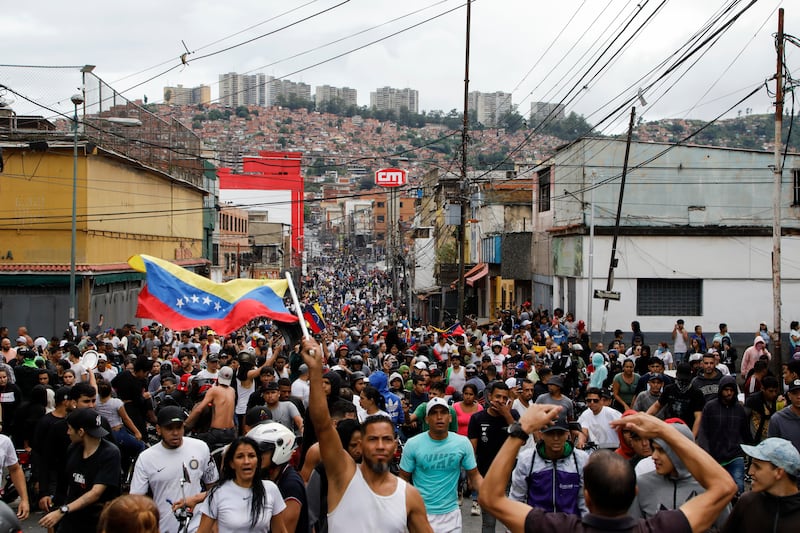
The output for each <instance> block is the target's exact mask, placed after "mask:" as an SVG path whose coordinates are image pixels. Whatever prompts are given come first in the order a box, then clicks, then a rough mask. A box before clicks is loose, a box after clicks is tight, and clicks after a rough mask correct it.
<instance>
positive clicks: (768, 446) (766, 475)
mask: <svg viewBox="0 0 800 533" xmlns="http://www.w3.org/2000/svg"><path fill="white" fill-rule="evenodd" d="M742 450H744V453H746V454H747V455H749V456H750V457H751V458H752V460H753V461H752V463H750V468H749V470H748V473H749V474H750V477H751V478H752V480H753V481H752V491H751V492H746V493H744V494H742V497H741V498H739V501H738V502H736V506H734V508H733V511H731V514H730V516H729V517H728V521H727V522H726V523H725V526H724V527H723V528H722V531H723V532H724V533H734V532H739V531H741V532H745V531H760V530H766V529H769V530H770V531H775V532H783V531H799V530H800V490H798V488H797V478H798V475H800V452H798V451H797V449H796V448H795V447H794V446H792V443H791V442H789V441H788V440H786V439H780V438H777V437H772V438H769V439H765V440H763V441H761V443H760V444H759V445H758V446H747V445H745V444H742Z"/></svg>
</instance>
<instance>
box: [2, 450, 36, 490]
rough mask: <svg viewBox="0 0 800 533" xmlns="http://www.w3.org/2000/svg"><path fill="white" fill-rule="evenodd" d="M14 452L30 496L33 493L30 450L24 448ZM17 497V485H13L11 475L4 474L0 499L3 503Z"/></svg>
mask: <svg viewBox="0 0 800 533" xmlns="http://www.w3.org/2000/svg"><path fill="white" fill-rule="evenodd" d="M16 452H17V461H18V462H19V466H20V468H22V473H23V474H24V475H25V485H26V486H27V487H28V495H29V496H31V495H33V493H34V490H33V483H32V482H31V474H32V472H33V469H32V465H31V452H29V451H27V450H24V449H18V450H16ZM18 497H19V493H18V492H17V487H15V486H14V483H13V481H11V475H10V474H6V480H5V483H4V484H3V488H2V490H0V500H2V501H4V502H5V503H11V502H13V501H14V500H16V499H17V498H18Z"/></svg>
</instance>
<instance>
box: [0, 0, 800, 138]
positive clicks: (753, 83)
mask: <svg viewBox="0 0 800 533" xmlns="http://www.w3.org/2000/svg"><path fill="white" fill-rule="evenodd" d="M464 3H465V0H404V1H402V2H398V1H390V0H350V1H345V0H316V1H312V0H247V1H245V0H229V1H228V2H220V1H218V0H216V1H213V2H211V1H188V2H173V1H169V0H166V1H165V0H159V1H152V0H139V1H137V2H108V1H104V2H100V1H94V0H84V1H82V2H79V3H68V2H52V1H41V0H28V1H27V2H16V3H14V9H7V10H6V11H5V13H4V15H3V19H2V22H0V50H3V54H2V60H0V61H2V62H3V63H7V64H15V65H28V64H32V65H84V64H92V65H96V67H97V68H96V69H95V74H97V75H98V76H99V77H101V78H102V79H103V80H105V81H106V82H108V83H110V84H111V85H112V86H113V87H114V88H115V89H117V90H119V91H123V90H125V89H128V88H129V87H132V86H134V85H137V84H140V83H142V82H144V81H145V80H147V79H148V78H150V77H153V76H156V75H157V74H159V73H161V72H163V71H164V70H167V69H168V68H169V67H172V66H174V65H177V64H179V62H180V61H179V56H180V54H181V53H183V52H184V46H183V44H182V43H181V41H182V40H183V41H184V42H185V43H186V46H187V47H188V49H189V51H191V52H193V53H192V54H190V55H188V60H189V61H188V65H186V66H180V67H178V68H175V69H173V70H171V71H170V72H168V73H166V74H163V75H161V76H158V77H156V79H154V80H152V81H149V82H147V83H144V84H143V85H140V86H138V87H136V88H134V89H132V90H130V91H128V92H125V95H126V96H127V97H129V98H131V99H135V98H141V97H142V96H143V95H145V94H146V95H147V96H148V98H149V100H150V101H151V102H153V101H160V100H161V98H162V95H163V87H164V86H166V85H177V84H182V85H183V86H185V87H187V86H195V85H199V84H201V83H204V84H208V85H210V86H211V94H212V98H217V97H218V84H217V81H218V75H219V74H220V73H224V72H230V71H235V72H239V73H246V72H263V73H265V74H267V75H273V76H276V77H288V79H290V80H292V81H303V82H305V83H308V84H310V85H311V86H312V94H313V88H314V86H316V85H323V84H329V85H335V86H350V87H354V88H356V89H357V90H358V101H359V104H360V105H367V104H369V92H370V91H371V90H375V88H376V87H381V86H385V85H389V86H392V87H411V88H414V89H417V90H418V91H419V100H420V108H421V110H422V109H425V110H433V109H442V110H444V111H445V112H447V111H449V110H450V109H453V108H457V109H459V110H460V109H461V108H462V105H463V80H464V37H465V19H466V8H465V7H464ZM662 3H663V4H664V5H663V7H662V8H661V9H660V10H658V11H656V10H657V6H659V5H660V4H662ZM748 3H749V0H744V1H739V2H737V1H735V0H734V1H722V0H667V1H663V0H649V1H648V0H639V1H638V2H637V1H636V0H630V1H627V0H584V1H581V0H559V1H557V2H555V1H552V0H477V1H474V2H473V6H472V39H471V52H470V65H469V68H470V76H469V77H470V84H469V87H470V90H479V91H485V92H493V91H505V92H512V91H513V97H512V100H513V103H514V104H517V105H518V106H519V110H520V112H521V113H522V114H523V115H527V114H528V112H529V109H530V102H531V101H559V100H561V99H562V98H565V99H566V100H565V101H566V102H567V110H568V111H576V112H577V113H580V114H583V115H584V116H586V117H587V118H588V119H589V121H590V122H592V123H596V122H597V121H599V120H600V119H601V118H602V117H603V116H605V115H606V113H608V112H609V111H610V110H611V109H612V108H613V107H615V106H613V105H610V104H613V103H617V104H619V103H620V102H621V97H624V98H628V97H630V96H632V95H635V94H636V89H637V88H638V87H640V86H641V87H647V86H648V85H649V84H650V83H652V82H653V81H654V77H653V75H652V74H648V73H650V72H651V70H653V69H655V70H654V72H655V75H656V76H658V75H660V74H662V73H663V72H664V70H665V67H663V66H662V67H660V68H659V64H660V63H661V62H662V61H664V60H667V59H668V58H669V57H670V55H671V54H673V53H674V52H676V51H677V50H679V49H680V48H681V47H682V46H683V45H684V44H685V43H686V42H687V41H688V40H689V39H690V38H691V36H692V35H693V34H695V33H696V32H698V31H699V30H700V29H701V28H702V27H703V26H704V25H705V24H707V23H708V22H709V21H711V20H713V19H714V18H715V17H716V16H718V15H719V13H720V12H721V11H723V10H724V6H728V5H729V4H735V6H734V8H733V10H732V12H736V11H739V10H741V9H742V8H743V7H744V6H745V5H746V4H748ZM338 4H341V5H338ZM337 5H338V7H335V6H337ZM637 5H639V6H642V7H641V11H640V12H639V14H638V15H637V16H635V17H634V16H633V15H634V13H635V12H636V11H637ZM781 6H784V7H786V9H787V12H786V21H785V31H786V33H788V34H792V35H800V3H796V2H781V1H779V0H759V1H758V2H757V3H756V4H755V6H753V7H752V8H750V9H749V10H748V11H746V12H745V13H744V14H743V15H742V16H741V18H740V19H739V20H738V21H736V22H735V23H733V25H732V27H731V28H730V30H729V31H727V32H726V33H725V34H724V35H722V37H721V38H720V39H719V40H718V41H717V42H716V44H714V46H713V47H712V48H710V50H708V51H706V53H705V54H699V53H698V54H696V55H695V56H693V58H692V59H690V60H689V61H688V62H687V63H686V64H685V66H684V67H683V68H680V69H678V70H677V71H676V72H675V73H674V74H673V75H671V76H669V77H668V78H666V80H664V81H663V82H661V83H657V84H655V86H653V87H652V88H650V89H649V90H647V91H646V93H645V98H646V100H647V101H648V105H647V106H646V107H645V108H644V109H640V111H641V112H642V113H643V117H644V119H645V120H654V119H659V118H675V117H679V118H701V119H710V118H713V117H714V116H716V115H717V114H719V113H721V112H722V111H724V110H725V109H727V108H728V107H730V106H732V105H733V104H734V103H735V102H736V101H737V100H739V99H740V98H742V97H743V96H744V95H745V94H747V93H748V92H749V91H750V90H752V89H753V88H755V87H757V86H758V85H759V83H763V82H764V81H765V80H767V79H769V78H770V77H771V76H773V75H774V74H775V69H776V55H775V50H774V40H773V34H774V33H775V31H776V29H777V20H778V14H777V8H778V7H781ZM326 9H330V10H329V11H327V12H325V13H322V14H319V15H317V16H313V15H314V14H315V13H318V12H320V11H323V10H326ZM448 10H454V11H452V12H450V13H448V14H445V15H442V16H440V17H438V18H436V19H434V20H431V21H428V22H425V23H422V24H421V25H419V26H418V27H416V28H413V29H410V30H408V31H406V32H404V33H401V34H399V35H396V36H394V37H391V38H388V39H386V40H384V41H381V42H379V43H376V44H372V45H369V46H367V47H366V48H364V49H362V50H358V51H355V52H352V53H349V54H347V55H344V56H343V57H340V58H338V59H334V60H332V61H329V62H327V63H324V64H322V65H319V66H313V65H314V64H316V63H319V62H322V61H325V60H327V59H329V58H332V57H334V56H337V55H339V54H343V53H345V52H347V51H349V50H351V49H353V48H356V47H359V46H363V45H366V44H367V43H370V42H371V41H374V40H377V39H380V38H381V37H385V36H387V35H389V34H390V33H393V32H396V31H399V30H402V29H404V28H407V27H409V26H411V25H413V24H417V23H420V22H422V21H424V20H426V19H428V18H431V17H435V16H436V15H439V14H441V13H444V12H445V11H448ZM414 11H419V12H418V13H416V14H412V15H409V16H407V17H404V18H401V19H400V20H396V21H394V22H390V21H392V20H393V19H396V18H398V17H403V16H404V15H407V14H409V13H412V12H414ZM651 15H652V18H651V19H650V21H649V23H647V24H646V25H645V27H644V28H642V30H641V32H640V33H639V34H638V36H636V37H634V38H633V40H632V42H631V43H630V44H629V45H628V46H627V47H626V48H625V49H624V50H622V51H621V52H620V53H618V54H616V56H614V53H615V52H616V51H617V50H618V49H619V47H620V45H621V44H622V43H623V42H624V41H625V40H626V39H628V38H629V37H631V35H632V34H633V32H634V29H636V28H639V26H640V25H642V24H644V23H645V21H646V19H647V18H648V17H650V16H651ZM312 16H313V17H312ZM305 17H312V18H309V19H308V20H306V21H303V22H299V23H297V24H296V25H294V26H292V27H291V28H288V29H285V30H281V31H277V32H276V33H274V34H273V35H270V36H265V37H263V38H258V39H256V40H254V41H253V42H251V43H249V44H244V45H242V46H239V47H236V48H234V49H231V50H229V51H224V52H221V53H218V54H215V55H212V56H211V57H207V58H201V57H200V56H202V55H205V54H208V53H212V52H215V51H218V50H221V49H223V48H225V47H228V46H232V45H236V44H238V43H242V42H243V41H246V40H248V39H253V38H255V37H257V36H259V35H261V34H264V33H267V32H270V31H275V30H277V29H278V28H280V27H282V26H285V25H288V24H292V23H294V22H297V21H299V20H301V19H303V18H305ZM271 18H274V20H269V19H271ZM727 18H730V17H729V16H728V17H727ZM727 18H724V19H723V20H727ZM628 21H630V26H629V28H628V30H627V31H626V32H624V33H623V34H622V36H621V37H620V38H619V39H618V40H617V41H616V43H615V44H611V43H610V41H611V39H613V38H614V37H615V36H616V35H617V32H618V30H619V28H620V27H621V26H622V25H623V24H625V23H626V22H628ZM381 24H383V26H381V27H379V28H376V29H370V28H373V27H374V26H378V25H381ZM714 27H715V28H719V27H720V23H719V22H718V23H716V25H715V26H714ZM365 30H368V31H365ZM357 32H364V33H361V34H360V35H355V36H354V34H356V33H357ZM351 36H352V37H351ZM335 40H341V41H340V42H338V43H335V44H330V45H328V46H325V45H327V44H329V43H332V42H333V41H335ZM217 41H219V42H217ZM606 46H610V51H609V53H608V54H607V55H606V56H604V57H603V58H602V59H601V60H600V61H599V62H598V67H595V68H594V69H593V70H592V71H591V74H589V77H587V78H585V79H583V80H579V78H580V76H582V75H583V74H584V73H585V72H586V71H587V70H588V68H589V66H590V65H591V64H592V62H593V61H594V60H595V59H596V57H597V54H599V53H600V52H601V51H602V50H603V49H604V48H605V47H606ZM318 47H321V48H319V49H318V50H314V51H310V50H312V49H314V48H318ZM303 52H308V53H305V54H303ZM298 54H302V55H299V56H298V57H296V58H293V59H289V58H290V57H291V56H295V55H298ZM612 56H613V57H614V60H613V61H612V63H611V64H610V66H609V67H608V68H607V70H605V71H604V72H603V73H601V74H600V75H598V76H597V77H595V78H594V79H590V77H591V76H592V75H594V73H596V72H597V71H598V68H599V65H602V64H603V63H605V62H606V60H607V59H608V58H611V57H612ZM159 64H160V66H156V65H159ZM787 64H788V66H789V68H790V69H793V70H796V71H798V72H800V68H799V67H800V51H799V50H798V48H797V47H795V46H793V45H789V46H788V47H787ZM687 67H691V68H687ZM301 70H302V72H297V71H301ZM295 72H297V73H295ZM646 76H649V77H646ZM643 77H646V78H644V79H642V78H643ZM79 79H80V78H79V76H78V75H76V70H75V69H65V70H55V69H44V70H43V69H19V68H9V67H0V84H4V85H8V86H9V87H12V88H14V89H15V90H18V91H19V92H21V93H23V94H25V95H26V96H28V97H29V98H31V99H33V100H35V101H37V102H40V103H43V104H45V105H47V106H49V107H51V108H52V109H57V110H64V109H71V104H69V96H70V95H71V94H72V93H74V92H76V88H77V86H78V85H79V81H78V80H79ZM770 87H771V88H773V89H774V82H771V83H770ZM570 91H572V92H570ZM5 97H6V99H7V100H9V99H10V100H14V103H12V106H13V107H14V108H15V109H16V110H17V111H18V112H22V113H24V112H33V110H32V109H31V107H30V105H29V104H28V103H26V102H25V101H24V100H22V99H20V98H19V97H16V96H14V95H8V94H7V95H6V96H5ZM771 102H772V99H771V98H770V97H769V96H768V94H767V93H766V91H764V90H762V91H761V92H760V93H759V94H758V95H756V96H754V97H752V98H751V99H750V100H748V101H747V102H745V103H742V104H741V105H738V106H736V107H735V108H734V111H732V112H731V113H730V114H729V115H728V116H735V115H736V114H737V110H741V111H742V112H744V111H745V109H746V108H751V109H752V110H753V112H754V113H767V112H770V111H771V110H772V109H773V108H772V107H771ZM603 106H606V107H603ZM39 113H44V114H45V115H47V114H48V113H47V112H46V111H44V112H43V111H41V110H40V111H39ZM625 113H627V111H623V112H621V113H620V114H619V115H620V117H619V118H617V119H616V120H613V121H609V123H607V124H608V126H607V130H606V131H616V130H619V129H620V128H624V125H625V122H626V119H625V118H624V114H625Z"/></svg>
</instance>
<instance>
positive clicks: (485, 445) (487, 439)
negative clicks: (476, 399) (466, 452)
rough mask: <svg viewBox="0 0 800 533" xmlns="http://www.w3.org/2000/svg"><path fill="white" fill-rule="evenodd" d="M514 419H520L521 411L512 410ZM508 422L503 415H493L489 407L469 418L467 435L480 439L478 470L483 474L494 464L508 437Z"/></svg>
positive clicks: (477, 454)
mask: <svg viewBox="0 0 800 533" xmlns="http://www.w3.org/2000/svg"><path fill="white" fill-rule="evenodd" d="M511 416H513V417H514V420H519V413H518V412H517V411H516V410H515V409H512V410H511ZM507 428H508V423H507V422H506V420H505V418H503V417H502V416H492V415H490V414H489V411H488V409H484V410H483V411H478V412H477V413H475V414H473V415H472V417H471V418H470V419H469V426H468V427H467V437H469V438H470V440H471V439H477V440H478V446H477V453H476V454H475V456H476V457H475V459H476V460H477V461H478V472H480V474H481V475H482V476H485V475H486V472H487V471H488V470H489V466H490V465H491V464H492V461H493V460H494V458H495V456H496V455H497V452H499V451H500V448H501V447H502V446H503V443H504V442H505V441H506V438H508V429H507Z"/></svg>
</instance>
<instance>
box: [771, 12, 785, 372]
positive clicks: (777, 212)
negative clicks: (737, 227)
mask: <svg viewBox="0 0 800 533" xmlns="http://www.w3.org/2000/svg"><path fill="white" fill-rule="evenodd" d="M775 43H776V46H777V52H778V68H777V71H776V73H775V168H774V169H773V174H774V176H773V177H774V181H773V184H772V302H773V306H774V307H773V321H774V323H773V332H772V343H773V344H772V345H773V346H774V348H773V354H774V355H775V357H773V358H772V366H773V371H775V372H776V375H779V371H780V368H781V366H780V365H781V361H782V360H783V357H782V354H781V182H782V181H783V161H782V159H781V152H782V150H781V147H782V144H783V143H782V142H781V136H782V129H783V83H782V82H783V8H780V9H779V10H778V35H777V37H776V39H775Z"/></svg>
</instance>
